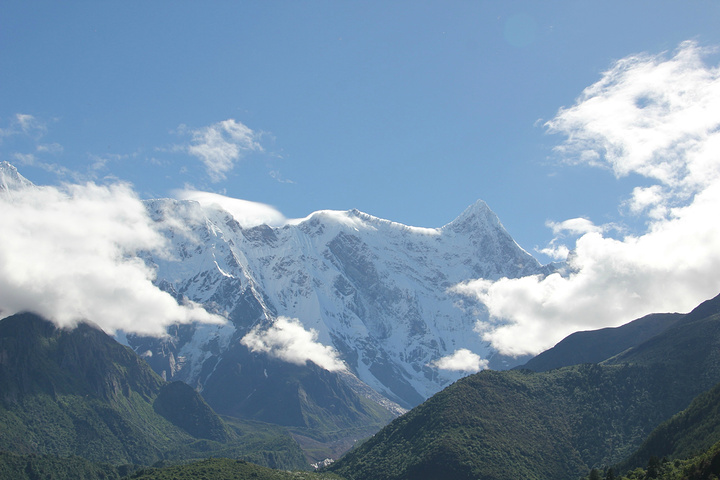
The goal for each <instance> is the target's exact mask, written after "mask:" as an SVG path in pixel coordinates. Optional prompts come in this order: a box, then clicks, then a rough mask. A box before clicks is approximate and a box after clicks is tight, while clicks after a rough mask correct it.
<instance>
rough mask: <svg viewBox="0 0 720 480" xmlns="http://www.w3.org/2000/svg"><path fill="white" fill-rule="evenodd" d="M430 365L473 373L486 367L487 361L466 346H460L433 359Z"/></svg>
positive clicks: (441, 368)
mask: <svg viewBox="0 0 720 480" xmlns="http://www.w3.org/2000/svg"><path fill="white" fill-rule="evenodd" d="M430 365H431V366H434V367H436V368H439V369H440V370H450V371H454V372H468V373H475V372H479V371H480V370H485V369H487V368H488V361H487V360H485V359H482V358H480V355H478V354H476V353H473V352H471V351H470V350H468V349H467V348H461V349H459V350H456V351H455V353H453V354H452V355H448V356H447V357H443V358H440V359H438V360H435V361H434V362H432V363H431V364H430Z"/></svg>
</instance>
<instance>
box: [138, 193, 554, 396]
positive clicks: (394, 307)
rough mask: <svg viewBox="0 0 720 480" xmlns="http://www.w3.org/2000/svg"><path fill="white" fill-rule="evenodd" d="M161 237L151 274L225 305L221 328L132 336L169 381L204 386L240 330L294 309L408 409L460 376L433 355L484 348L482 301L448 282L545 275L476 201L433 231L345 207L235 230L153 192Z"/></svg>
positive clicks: (183, 295)
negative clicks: (479, 327) (479, 326)
mask: <svg viewBox="0 0 720 480" xmlns="http://www.w3.org/2000/svg"><path fill="white" fill-rule="evenodd" d="M146 204H147V208H148V210H149V212H150V214H151V216H152V217H153V219H155V220H156V221H157V222H159V224H160V225H162V230H163V232H164V233H165V235H166V236H167V238H168V239H169V241H170V245H171V249H170V251H168V252H166V253H167V254H168V255H166V256H164V257H160V256H158V255H151V254H148V255H147V256H146V258H145V260H146V261H147V262H148V263H150V264H153V265H155V266H156V270H157V284H158V285H160V286H161V288H163V289H165V290H166V291H169V292H172V293H173V294H174V295H176V296H177V298H178V299H187V300H191V301H194V302H198V303H201V304H203V305H204V306H205V307H206V308H207V309H209V310H211V311H213V312H217V313H221V314H223V315H226V316H227V318H229V320H230V322H231V323H230V324H229V325H226V326H212V325H201V326H195V327H187V326H186V327H180V328H178V329H175V330H174V331H172V332H171V337H170V339H166V340H164V341H163V342H161V343H158V341H155V340H150V339H147V338H138V337H132V336H130V337H129V338H128V342H129V344H130V345H131V346H133V347H134V348H135V349H136V351H137V352H138V353H140V354H145V356H146V357H147V359H148V361H149V362H150V363H151V365H153V366H154V368H155V369H156V370H158V371H160V372H163V374H164V375H165V376H166V377H167V378H173V379H181V380H184V381H186V382H188V383H190V384H191V385H193V386H196V387H197V388H200V389H202V388H203V387H204V385H206V384H207V383H208V381H209V378H210V377H211V376H212V375H213V374H214V371H215V367H216V366H217V365H218V362H219V361H220V360H221V359H222V357H223V355H224V353H225V352H227V351H228V350H229V349H230V348H232V347H234V346H236V345H237V344H238V342H239V341H240V339H242V338H243V336H245V335H246V334H247V333H248V332H250V331H251V329H253V328H255V330H253V331H255V332H262V331H263V328H269V327H270V326H271V325H273V323H274V322H276V321H277V319H278V318H281V317H286V318H288V319H297V320H295V322H296V323H298V321H299V324H301V325H302V327H303V328H304V329H305V330H314V331H315V332H316V333H317V338H316V344H319V345H321V346H324V347H332V348H334V349H335V351H336V352H337V353H338V354H339V358H340V359H341V360H342V361H343V362H344V364H345V365H347V367H348V369H349V371H350V373H351V374H352V375H354V376H356V377H357V378H359V379H360V380H361V381H362V382H364V383H365V384H367V385H369V386H370V387H371V388H372V389H374V390H375V391H376V392H379V393H380V394H382V395H384V396H385V397H387V398H389V399H391V400H393V401H395V402H398V403H399V404H400V405H403V406H405V407H410V406H414V405H417V404H419V403H420V402H422V401H423V400H425V399H426V398H428V397H429V396H431V395H432V394H434V393H436V392H437V391H439V390H440V389H441V388H443V387H444V386H445V385H447V384H448V383H449V382H451V381H454V380H456V379H457V378H459V377H460V376H461V375H462V372H448V371H441V370H438V369H437V368H436V367H434V366H433V362H435V361H437V360H438V359H440V358H442V357H446V356H448V355H451V354H453V353H454V352H456V351H457V350H459V349H468V350H470V351H472V352H474V353H476V354H478V355H480V356H481V357H483V358H488V357H490V356H491V355H492V354H493V351H492V350H491V349H490V348H489V346H488V345H487V344H486V343H485V342H483V341H482V340H481V338H480V337H479V335H478V334H477V333H475V332H474V331H473V328H474V326H475V323H476V320H477V319H478V318H479V317H482V316H484V315H487V314H486V312H485V310H484V307H483V305H481V304H480V303H477V302H474V301H473V300H472V299H469V298H466V297H461V296H459V295H457V294H454V293H452V292H451V291H450V288H451V287H453V286H454V285H456V284H458V283H460V282H462V281H465V280H469V279H476V278H486V279H498V278H500V277H518V276H523V275H529V274H536V273H543V272H544V267H542V266H541V265H540V264H539V263H538V262H537V261H536V260H535V259H534V258H533V257H532V256H531V255H529V254H528V253H527V252H525V251H524V250H523V249H522V248H520V247H519V246H518V245H517V244H516V243H515V242H514V241H513V239H512V238H511V237H510V235H509V234H508V233H507V231H506V230H505V229H504V228H503V226H502V225H501V223H500V221H499V220H498V218H497V216H496V215H495V214H494V213H493V212H492V211H491V210H490V209H489V208H488V206H487V205H486V204H485V203H484V202H482V201H478V202H477V203H475V204H474V205H472V206H470V207H469V208H468V209H467V210H465V211H464V212H463V213H462V214H461V215H460V216H459V217H458V218H457V219H455V220H454V221H452V222H451V223H449V224H447V225H445V226H444V227H442V228H434V229H430V228H416V227H409V226H406V225H401V224H399V223H394V222H391V221H387V220H382V219H379V218H376V217H373V216H371V215H367V214H365V213H362V212H359V211H357V210H350V211H345V212H341V211H319V212H315V213H313V214H312V215H310V216H308V217H307V218H305V219H302V220H298V221H292V222H289V223H288V224H286V225H284V226H282V227H270V226H267V225H261V226H256V227H253V228H243V227H241V226H240V224H239V223H238V222H237V221H235V219H234V218H233V217H232V215H231V214H229V213H228V212H227V211H225V210H222V209H221V208H220V207H207V206H201V205H200V204H199V203H196V202H194V201H176V200H168V199H162V200H152V201H147V203H146Z"/></svg>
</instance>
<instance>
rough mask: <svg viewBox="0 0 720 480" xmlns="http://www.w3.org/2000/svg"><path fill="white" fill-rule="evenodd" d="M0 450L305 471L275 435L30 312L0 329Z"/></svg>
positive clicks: (128, 353)
mask: <svg viewBox="0 0 720 480" xmlns="http://www.w3.org/2000/svg"><path fill="white" fill-rule="evenodd" d="M0 450H5V451H10V452H15V453H19V454H40V455H55V456H60V457H69V456H81V457H83V458H86V459H88V460H91V461H95V462H106V463H110V464H115V465H119V464H140V465H151V464H153V463H155V462H157V461H159V460H163V459H172V458H174V459H198V458H206V457H211V456H227V457H232V458H245V459H247V460H251V461H254V462H257V463H261V464H264V465H268V466H273V467H281V468H307V467H308V465H307V461H306V460H305V458H304V456H303V454H302V451H301V450H300V448H299V447H298V445H297V442H295V441H294V440H293V439H292V437H291V436H290V435H289V433H288V432H287V431H286V430H285V429H283V428H281V427H276V426H261V425H260V424H258V423H256V422H244V421H241V420H237V421H232V422H226V421H223V420H222V419H221V418H220V417H218V416H217V415H216V414H215V412H213V410H212V409H211V408H210V407H209V406H208V405H207V404H206V403H205V401H204V400H203V398H202V397H201V396H200V395H199V394H198V393H197V392H196V391H195V390H193V389H192V388H190V387H189V386H187V385H184V384H180V383H167V382H165V381H163V380H162V379H161V378H160V377H159V376H158V375H157V374H155V373H154V372H153V371H152V369H150V367H149V366H148V365H147V364H146V363H145V362H144V361H143V360H142V359H141V358H140V357H138V356H137V355H136V354H135V353H134V352H133V351H132V350H130V349H129V348H127V347H124V346H122V345H120V344H119V343H117V342H116V341H115V340H113V339H112V338H110V337H109V336H107V335H106V334H105V333H103V332H102V331H101V330H99V329H97V328H94V327H93V326H90V325H87V324H80V325H79V326H78V327H77V328H75V329H72V330H66V329H59V328H56V327H55V326H54V325H53V324H51V323H50V322H48V321H46V320H44V319H42V318H40V317H38V316H36V315H32V314H19V315H14V316H12V317H8V318H6V319H4V320H2V321H1V322H0Z"/></svg>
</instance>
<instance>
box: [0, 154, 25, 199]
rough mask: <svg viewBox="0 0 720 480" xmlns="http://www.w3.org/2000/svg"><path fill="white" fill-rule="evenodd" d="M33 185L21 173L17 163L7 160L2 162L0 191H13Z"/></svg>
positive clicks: (0, 166) (0, 164)
mask: <svg viewBox="0 0 720 480" xmlns="http://www.w3.org/2000/svg"><path fill="white" fill-rule="evenodd" d="M32 186H33V183H32V182H31V181H30V180H28V179H27V178H25V177H23V176H22V175H20V173H19V172H18V170H17V168H15V165H13V164H11V163H9V162H6V161H2V162H0V192H12V191H14V190H19V189H22V188H27V187H32Z"/></svg>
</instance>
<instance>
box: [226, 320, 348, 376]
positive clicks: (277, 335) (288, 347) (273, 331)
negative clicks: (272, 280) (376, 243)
mask: <svg viewBox="0 0 720 480" xmlns="http://www.w3.org/2000/svg"><path fill="white" fill-rule="evenodd" d="M317 337H318V333H317V331H315V330H313V329H310V330H305V327H303V325H302V323H300V321H299V320H298V319H295V318H287V317H278V318H277V320H275V323H273V324H272V325H271V326H270V327H269V328H267V329H265V330H263V329H261V328H260V327H255V328H253V329H252V330H251V331H250V332H249V333H248V334H247V335H245V336H244V337H243V338H242V340H240V343H242V344H243V345H245V346H246V347H248V348H249V349H250V351H252V352H261V353H266V354H268V355H270V356H271V357H275V358H278V359H280V360H283V361H286V362H290V363H294V364H295V365H305V364H307V362H308V361H310V362H313V363H314V364H316V365H318V366H319V367H322V368H324V369H325V370H329V371H331V372H333V371H339V370H345V369H346V368H345V364H344V363H343V362H342V361H341V360H340V357H339V356H338V353H337V351H336V350H335V349H334V348H332V347H329V346H326V345H323V344H322V343H319V342H318V341H317Z"/></svg>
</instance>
